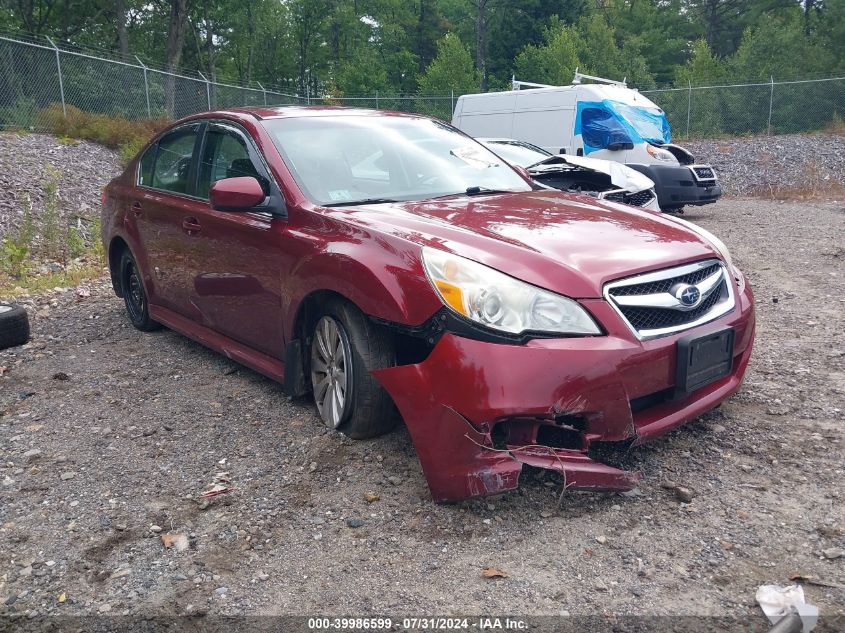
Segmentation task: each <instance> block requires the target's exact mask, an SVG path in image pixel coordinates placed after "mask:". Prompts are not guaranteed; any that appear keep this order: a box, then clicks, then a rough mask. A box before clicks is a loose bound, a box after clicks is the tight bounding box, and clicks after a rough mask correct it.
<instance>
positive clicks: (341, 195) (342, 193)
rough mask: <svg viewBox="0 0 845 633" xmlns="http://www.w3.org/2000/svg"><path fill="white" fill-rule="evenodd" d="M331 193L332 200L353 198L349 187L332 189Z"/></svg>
mask: <svg viewBox="0 0 845 633" xmlns="http://www.w3.org/2000/svg"><path fill="white" fill-rule="evenodd" d="M328 193H329V198H331V200H332V202H338V201H340V200H349V198H351V197H352V196H351V194H350V193H349V189H332V190H331V191H329V192H328Z"/></svg>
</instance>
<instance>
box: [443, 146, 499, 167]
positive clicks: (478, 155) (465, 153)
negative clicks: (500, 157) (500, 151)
mask: <svg viewBox="0 0 845 633" xmlns="http://www.w3.org/2000/svg"><path fill="white" fill-rule="evenodd" d="M449 153H450V154H451V155H452V156H455V157H456V158H460V159H461V160H462V161H464V162H465V163H466V164H467V165H469V166H470V167H472V168H473V169H478V170H481V169H487V168H489V167H498V166H499V164H500V163H499V162H498V161H496V160H495V157H493V156H491V154H489V153H487V152H485V151H484V150H483V149H481V148H480V147H470V146H467V147H456V148H455V149H453V150H450V151H449ZM491 159H492V160H491Z"/></svg>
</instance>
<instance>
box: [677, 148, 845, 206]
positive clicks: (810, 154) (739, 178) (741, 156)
mask: <svg viewBox="0 0 845 633" xmlns="http://www.w3.org/2000/svg"><path fill="white" fill-rule="evenodd" d="M681 145H682V146H683V147H686V148H687V149H689V150H690V151H691V152H692V153H693V155H694V156H695V158H696V160H697V161H699V162H702V163H709V164H711V165H712V166H713V168H714V169H715V170H716V173H717V174H718V176H719V178H720V179H721V180H722V187H723V189H724V193H725V195H728V196H752V195H765V194H766V193H770V192H772V191H776V190H782V189H792V188H796V189H802V188H811V189H816V188H824V189H831V188H832V187H831V185H834V186H835V185H836V184H838V186H839V187H845V176H843V174H845V136H844V135H838V134H790V135H784V136H755V137H749V138H735V139H727V140H726V139H719V140H706V141H686V142H682V143H681Z"/></svg>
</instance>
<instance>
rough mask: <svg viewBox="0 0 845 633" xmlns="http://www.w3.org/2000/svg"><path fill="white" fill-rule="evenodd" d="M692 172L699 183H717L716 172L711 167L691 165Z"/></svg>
mask: <svg viewBox="0 0 845 633" xmlns="http://www.w3.org/2000/svg"><path fill="white" fill-rule="evenodd" d="M690 171H691V172H692V174H693V176H695V179H696V180H697V181H699V182H715V181H716V172H715V171H713V168H712V167H711V166H710V165H690Z"/></svg>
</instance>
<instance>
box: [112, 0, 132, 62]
mask: <svg viewBox="0 0 845 633" xmlns="http://www.w3.org/2000/svg"><path fill="white" fill-rule="evenodd" d="M114 13H115V22H117V44H118V47H119V48H120V58H121V59H122V60H123V61H125V62H126V61H129V35H128V34H127V32H126V0H115V3H114Z"/></svg>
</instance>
